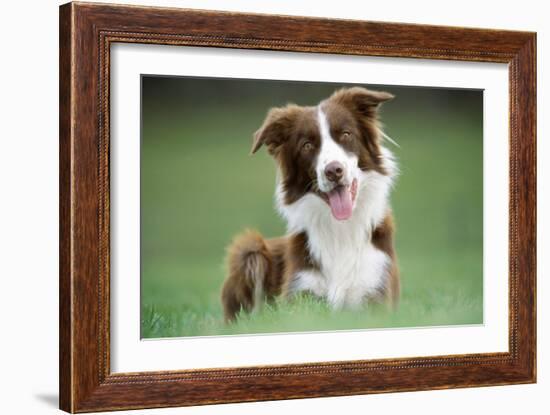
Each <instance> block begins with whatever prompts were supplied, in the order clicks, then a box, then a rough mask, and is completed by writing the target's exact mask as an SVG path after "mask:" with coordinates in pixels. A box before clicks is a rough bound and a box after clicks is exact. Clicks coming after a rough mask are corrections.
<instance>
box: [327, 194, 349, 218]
mask: <svg viewBox="0 0 550 415" xmlns="http://www.w3.org/2000/svg"><path fill="white" fill-rule="evenodd" d="M328 203H329V205H330V210H332V215H333V216H334V217H335V218H336V219H338V220H346V219H349V218H350V216H351V210H352V202H351V192H350V190H349V188H348V187H344V186H338V187H336V188H335V189H333V190H331V191H330V192H329V193H328Z"/></svg>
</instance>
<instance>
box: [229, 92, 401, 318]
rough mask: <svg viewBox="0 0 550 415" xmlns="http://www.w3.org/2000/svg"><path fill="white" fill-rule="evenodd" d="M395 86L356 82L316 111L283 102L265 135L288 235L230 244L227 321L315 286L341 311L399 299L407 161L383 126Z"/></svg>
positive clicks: (258, 142) (252, 235) (249, 235)
mask: <svg viewBox="0 0 550 415" xmlns="http://www.w3.org/2000/svg"><path fill="white" fill-rule="evenodd" d="M391 98H393V96H392V95H391V94H389V93H387V92H378V91H371V90H367V89H365V88H360V87H352V88H346V89H341V90H339V91H336V92H335V93H334V94H333V95H332V96H331V97H329V98H328V99H326V100H324V101H322V102H321V103H319V105H317V106H315V107H302V106H297V105H287V106H285V107H282V108H273V109H271V110H270V111H269V113H268V114H267V117H266V119H265V121H264V124H263V125H262V127H261V128H260V129H259V130H258V131H257V132H256V133H255V135H254V142H253V145H252V153H255V152H256V151H258V150H259V149H260V147H261V146H262V145H265V146H266V147H267V149H268V151H269V153H270V154H271V155H272V156H273V157H274V159H275V160H276V162H277V166H278V170H277V188H276V203H277V209H278V211H279V213H280V214H281V215H282V217H283V218H284V219H285V220H286V222H287V230H288V231H287V235H286V236H283V237H279V238H273V239H264V238H263V237H262V236H261V235H260V234H259V233H258V232H256V231H251V230H249V231H246V232H244V233H243V234H241V235H239V236H237V237H236V238H235V240H234V241H233V242H232V244H231V245H230V246H229V248H228V275H227V278H226V280H225V283H224V286H223V289H222V303H223V308H224V315H225V319H226V320H227V321H231V320H233V319H234V318H235V317H236V315H237V314H238V313H239V311H240V310H244V311H247V312H250V311H252V310H255V309H257V308H258V307H260V306H261V304H262V303H263V301H265V300H267V301H269V300H272V299H274V298H275V297H277V296H285V297H288V296H292V295H293V294H295V293H299V292H309V293H311V294H313V295H315V296H318V297H320V298H323V299H325V300H326V301H327V302H328V304H329V305H330V306H331V307H333V308H342V307H357V306H360V305H361V304H363V303H365V302H367V301H378V302H380V301H386V302H388V303H390V304H395V303H396V301H397V299H398V296H399V272H398V268H397V260H396V255H395V252H394V247H393V234H394V224H393V217H392V212H391V209H390V203H389V194H390V190H391V188H392V184H393V181H394V178H395V176H396V174H397V167H396V163H395V161H394V158H393V156H392V154H391V153H390V151H389V150H388V149H386V148H385V147H383V146H382V138H383V133H382V131H381V128H380V124H379V122H378V108H379V106H380V104H381V103H383V102H385V101H387V100H389V99H391Z"/></svg>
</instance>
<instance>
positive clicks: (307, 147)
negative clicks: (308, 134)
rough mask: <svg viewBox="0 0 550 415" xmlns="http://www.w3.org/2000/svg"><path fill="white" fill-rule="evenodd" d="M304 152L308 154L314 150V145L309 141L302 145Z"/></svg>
mask: <svg viewBox="0 0 550 415" xmlns="http://www.w3.org/2000/svg"><path fill="white" fill-rule="evenodd" d="M302 150H303V151H305V152H308V151H311V150H313V144H312V143H310V142H309V141H306V142H305V143H304V144H303V145H302Z"/></svg>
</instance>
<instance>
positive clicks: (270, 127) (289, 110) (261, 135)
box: [250, 105, 299, 155]
mask: <svg viewBox="0 0 550 415" xmlns="http://www.w3.org/2000/svg"><path fill="white" fill-rule="evenodd" d="M298 110H299V107H297V106H294V105H291V106H287V107H284V108H273V109H271V110H269V112H268V113H267V116H266V118H265V121H264V123H263V125H262V126H261V127H260V129H259V130H258V131H256V132H255V133H254V140H253V142H252V149H251V150H250V154H254V153H255V152H256V151H258V150H259V149H260V147H261V146H262V145H264V144H265V145H266V146H267V150H268V151H269V154H271V155H273V154H274V153H275V151H276V150H277V148H278V147H279V146H280V145H281V144H283V142H284V141H285V140H286V139H287V137H288V136H289V134H290V130H291V128H292V125H293V120H294V119H295V114H296V111H298Z"/></svg>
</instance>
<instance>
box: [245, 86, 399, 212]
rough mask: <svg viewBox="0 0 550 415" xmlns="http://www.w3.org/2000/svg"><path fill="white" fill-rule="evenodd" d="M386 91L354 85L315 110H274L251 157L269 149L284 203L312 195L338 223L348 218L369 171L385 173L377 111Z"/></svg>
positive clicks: (388, 96) (289, 107) (258, 135)
mask: <svg viewBox="0 0 550 415" xmlns="http://www.w3.org/2000/svg"><path fill="white" fill-rule="evenodd" d="M392 98H393V95H391V94H389V93H387V92H378V91H371V90H368V89H365V88H360V87H353V88H344V89H341V90H339V91H336V92H335V93H334V94H333V95H332V96H331V97H329V98H328V99H326V100H324V101H322V102H321V103H319V105H317V106H316V107H302V106H297V105H287V106H286V107H282V108H273V109H271V110H270V111H269V113H268V114H267V117H266V119H265V121H264V124H263V125H262V127H261V128H260V129H259V130H258V131H257V132H256V133H255V135H254V142H253V145H252V153H255V152H256V151H258V149H259V148H260V147H261V146H262V145H265V146H266V147H267V149H268V151H269V153H270V154H271V155H272V156H273V157H274V158H275V160H276V161H277V163H278V165H279V168H280V173H281V186H282V192H283V199H284V200H283V201H284V203H285V204H292V203H294V202H296V201H297V200H299V199H300V198H302V197H304V196H305V195H307V194H309V193H313V194H314V195H316V196H318V197H320V198H321V199H322V200H324V201H325V202H326V203H327V205H328V206H329V207H330V210H331V212H332V215H333V216H334V218H336V219H337V220H346V219H349V218H350V217H351V215H352V213H353V209H354V207H355V204H356V200H357V196H358V192H359V191H360V190H361V189H362V186H361V180H362V178H363V177H364V173H366V172H369V171H376V172H378V173H380V174H382V175H385V174H387V172H386V171H385V165H384V157H383V155H382V148H381V143H380V141H381V137H380V130H379V126H378V108H379V106H380V104H381V103H383V102H385V101H387V100H389V99H392Z"/></svg>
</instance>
